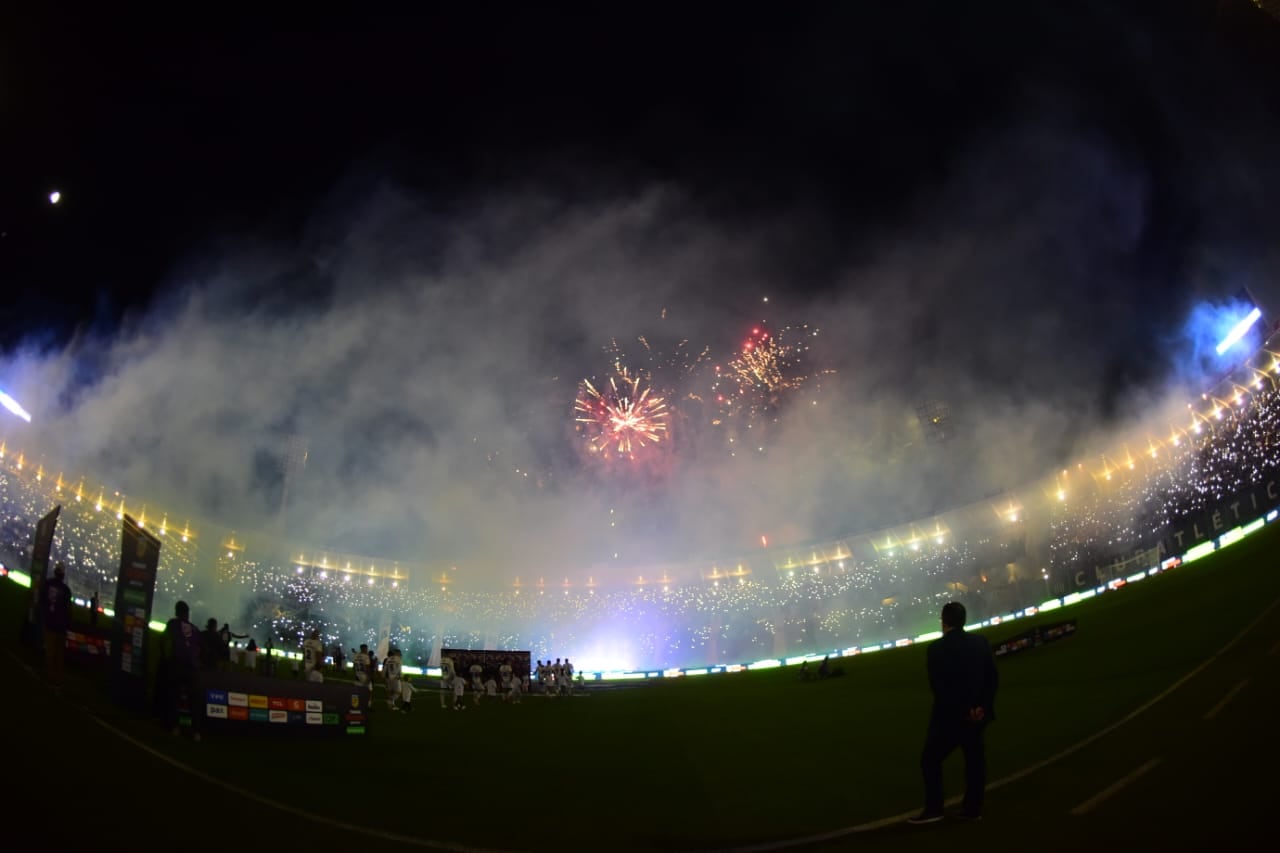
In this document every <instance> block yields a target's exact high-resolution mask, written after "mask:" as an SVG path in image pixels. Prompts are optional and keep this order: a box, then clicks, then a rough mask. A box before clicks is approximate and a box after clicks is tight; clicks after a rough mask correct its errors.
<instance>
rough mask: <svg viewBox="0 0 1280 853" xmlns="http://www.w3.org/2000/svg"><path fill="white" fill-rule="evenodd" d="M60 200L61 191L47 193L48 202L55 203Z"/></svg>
mask: <svg viewBox="0 0 1280 853" xmlns="http://www.w3.org/2000/svg"><path fill="white" fill-rule="evenodd" d="M60 201H62V193H60V192H58V191H57V190H54V191H53V192H51V193H49V204H57V203H58V202H60Z"/></svg>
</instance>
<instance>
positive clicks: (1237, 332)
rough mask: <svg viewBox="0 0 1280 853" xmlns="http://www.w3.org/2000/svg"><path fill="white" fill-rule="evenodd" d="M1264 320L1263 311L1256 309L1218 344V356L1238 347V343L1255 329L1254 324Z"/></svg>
mask: <svg viewBox="0 0 1280 853" xmlns="http://www.w3.org/2000/svg"><path fill="white" fill-rule="evenodd" d="M1260 319H1262V309H1260V308H1254V309H1253V310H1252V311H1250V312H1249V313H1248V314H1247V315H1246V316H1245V318H1244V319H1243V320H1241V321H1240V322H1239V323H1236V324H1235V326H1234V327H1232V329H1231V331H1230V332H1228V333H1227V336H1226V337H1225V338H1223V339H1222V340H1221V341H1220V342H1219V343H1218V355H1222V354H1223V353H1224V352H1226V351H1227V350H1229V349H1231V348H1232V347H1233V346H1235V345H1236V342H1237V341H1239V340H1240V339H1241V338H1243V337H1244V336H1245V334H1246V333H1247V332H1248V331H1249V330H1250V329H1252V328H1253V324H1254V323H1256V322H1258V320H1260Z"/></svg>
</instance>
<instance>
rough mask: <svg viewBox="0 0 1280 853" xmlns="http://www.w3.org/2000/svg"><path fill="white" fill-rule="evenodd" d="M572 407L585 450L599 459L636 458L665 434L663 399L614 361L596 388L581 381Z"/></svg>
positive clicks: (666, 432)
mask: <svg viewBox="0 0 1280 853" xmlns="http://www.w3.org/2000/svg"><path fill="white" fill-rule="evenodd" d="M573 409H574V420H575V422H576V424H577V430H578V432H579V433H580V434H581V435H582V436H583V437H584V438H585V439H586V441H587V449H588V451H589V452H591V453H592V454H594V455H598V456H600V457H601V458H605V459H629V460H635V459H636V458H637V455H638V454H640V453H642V452H644V451H645V450H646V449H647V448H650V447H652V446H654V445H657V444H659V443H660V442H662V441H664V440H665V439H666V438H667V437H668V422H669V419H670V411H669V409H668V407H667V402H666V399H665V398H664V397H663V396H661V395H659V394H656V393H654V391H653V389H652V388H651V387H649V385H648V384H647V383H646V382H645V381H644V379H643V378H642V377H640V376H638V375H634V374H632V373H631V372H630V371H629V370H627V368H625V367H623V366H622V365H621V364H620V363H617V362H615V363H614V369H613V373H612V374H611V375H610V376H609V377H608V380H607V381H606V382H604V383H601V385H600V387H599V388H597V387H596V385H595V384H594V383H592V381H591V380H590V379H584V380H582V382H581V384H580V385H579V388H578V397H577V399H576V400H575V401H574V405H573Z"/></svg>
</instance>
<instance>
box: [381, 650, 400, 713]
mask: <svg viewBox="0 0 1280 853" xmlns="http://www.w3.org/2000/svg"><path fill="white" fill-rule="evenodd" d="M400 663H401V661H400V650H399V649H392V650H391V651H389V652H387V659H386V660H385V661H383V662H382V676H383V678H385V679H386V680H387V707H388V708H390V709H391V710H393V711H394V710H396V703H397V702H399V701H400V672H401V666H400Z"/></svg>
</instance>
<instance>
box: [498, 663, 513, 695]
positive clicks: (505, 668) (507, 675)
mask: <svg viewBox="0 0 1280 853" xmlns="http://www.w3.org/2000/svg"><path fill="white" fill-rule="evenodd" d="M498 681H500V682H501V683H502V689H503V690H510V689H511V661H507V662H506V663H504V664H503V665H502V666H500V667H498Z"/></svg>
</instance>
